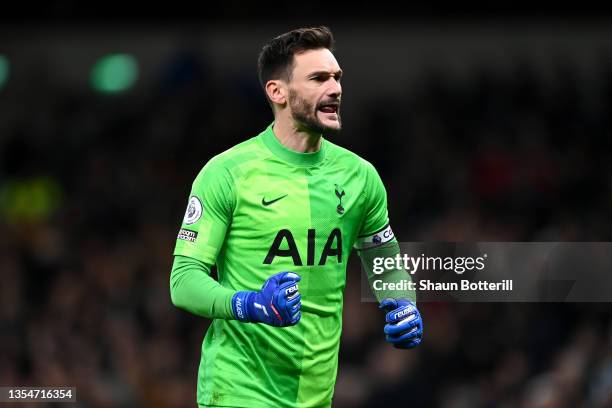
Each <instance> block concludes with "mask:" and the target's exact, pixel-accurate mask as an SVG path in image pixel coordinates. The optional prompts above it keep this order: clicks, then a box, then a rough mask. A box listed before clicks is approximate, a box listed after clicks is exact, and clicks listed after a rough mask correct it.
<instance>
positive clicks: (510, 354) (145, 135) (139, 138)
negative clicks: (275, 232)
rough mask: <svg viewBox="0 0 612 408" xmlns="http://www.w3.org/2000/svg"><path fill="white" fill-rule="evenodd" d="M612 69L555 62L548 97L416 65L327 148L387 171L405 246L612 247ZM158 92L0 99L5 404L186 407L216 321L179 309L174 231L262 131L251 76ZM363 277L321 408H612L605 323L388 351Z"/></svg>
mask: <svg viewBox="0 0 612 408" xmlns="http://www.w3.org/2000/svg"><path fill="white" fill-rule="evenodd" d="M611 61H612V60H607V59H605V58H602V61H601V66H600V67H599V68H600V69H599V70H597V71H596V72H597V73H598V74H597V75H594V76H591V77H588V78H582V77H580V76H578V75H577V74H576V72H577V71H576V70H575V69H574V67H573V65H572V63H571V61H563V60H559V62H558V64H557V66H556V69H555V71H554V72H552V73H551V75H550V76H549V78H548V81H543V80H541V78H540V77H539V74H538V72H537V70H536V69H534V67H532V66H531V65H530V63H529V61H528V60H526V61H517V62H516V63H515V65H514V66H512V67H511V69H509V70H506V71H504V72H501V71H499V70H498V69H496V68H495V67H493V66H488V65H487V64H486V62H483V63H482V64H481V65H480V66H477V67H475V69H474V70H473V73H472V75H471V78H468V79H465V78H464V79H461V80H459V79H457V78H456V77H452V76H450V75H447V73H446V72H445V71H444V69H443V68H442V67H440V68H439V69H437V70H432V69H430V68H427V69H426V70H425V69H424V71H423V75H422V78H423V80H422V81H419V82H418V84H415V85H413V86H411V87H410V88H409V89H398V92H397V94H393V95H378V96H376V97H373V98H371V99H368V100H361V101H357V102H355V103H353V106H354V107H355V108H354V110H353V111H347V112H345V114H344V117H343V119H344V122H345V128H346V131H345V134H344V135H342V136H340V137H339V138H338V140H336V142H337V143H338V144H340V145H342V146H345V147H347V148H349V149H351V150H353V151H355V152H356V153H358V154H360V155H362V156H363V157H365V158H367V159H368V160H369V161H371V162H372V163H373V164H374V165H375V166H376V168H377V169H378V170H379V172H380V174H381V177H382V179H383V180H384V182H385V185H386V187H387V192H388V196H389V212H390V218H391V222H392V225H393V229H394V231H395V233H396V235H397V236H398V237H399V239H400V240H402V241H609V240H611V237H612V211H610V209H611V208H612V149H611V144H612V141H611V137H610V136H612V62H611ZM251 74H253V75H251ZM251 78H252V80H251ZM158 85H159V86H158V87H157V88H156V89H155V90H154V91H153V90H149V91H148V92H127V93H125V94H120V95H100V94H96V93H94V92H93V91H91V90H87V89H83V90H81V91H75V90H67V89H58V88H56V87H54V86H53V85H52V84H49V83H47V81H45V80H44V78H34V79H32V81H31V83H30V84H28V85H24V86H23V88H22V89H21V91H20V92H13V93H11V94H8V93H7V94H5V95H3V94H2V92H1V91H0V108H1V113H0V271H1V276H2V284H1V285H0V385H39V386H40V385H47V386H50V385H67V386H74V387H77V399H78V401H79V404H77V405H78V406H87V407H139V406H142V407H144V406H146V407H190V406H194V402H195V385H196V377H197V366H198V363H199V357H200V344H201V341H202V338H203V336H204V333H205V330H206V328H207V326H208V324H209V322H208V321H207V320H205V319H201V318H197V317H194V316H191V315H189V314H187V313H185V312H183V311H181V310H178V309H176V308H174V307H173V306H172V305H171V302H170V296H169V273H170V267H171V262H172V251H173V247H174V242H175V237H176V233H177V231H178V228H179V225H180V222H181V219H182V216H183V213H184V210H185V206H186V203H187V197H188V194H189V189H190V185H191V182H192V181H193V178H194V177H195V175H196V174H197V172H198V171H199V169H200V168H201V167H202V166H203V165H204V163H205V162H206V161H207V160H208V159H209V158H211V157H212V156H213V155H215V154H217V153H219V152H221V151H223V150H225V149H227V148H229V147H231V146H233V145H234V144H236V143H238V142H240V141H242V140H244V139H246V138H248V137H251V136H254V135H256V134H257V133H259V132H260V131H261V130H262V129H264V128H265V126H266V125H267V124H268V123H269V122H270V121H271V120H272V116H271V112H270V111H269V107H268V105H267V103H266V102H265V100H264V97H263V94H262V92H261V91H260V90H259V88H258V85H257V83H256V80H255V76H254V73H252V72H251V71H249V73H248V74H246V73H245V74H244V76H241V77H229V76H228V77H225V78H214V77H213V76H211V75H209V73H208V72H207V65H206V61H205V60H202V59H200V58H198V56H197V55H190V54H185V55H181V56H179V57H177V59H176V60H175V62H174V64H173V65H171V66H168V67H167V69H166V70H164V71H163V72H162V74H161V76H160V78H159V81H158ZM351 85H352V86H358V84H351ZM345 86H348V85H345ZM6 95H10V98H9V97H8V96H6ZM213 95H214V96H213ZM357 116H360V117H366V118H367V119H366V122H367V123H366V126H363V127H360V128H357V127H355V126H351V118H356V117H357ZM585 267H588V265H585ZM360 273H361V272H360V269H359V265H358V261H356V260H355V259H352V260H351V263H350V267H349V270H348V271H347V274H348V277H347V282H348V283H347V289H346V297H345V309H344V327H343V335H342V343H341V350H340V356H339V361H340V365H339V374H338V381H337V385H336V393H335V398H334V406H337V407H372V406H387V405H388V406H411V407H421V406H422V407H431V406H438V407H444V408H463V407H494V406H495V407H536V408H552V407H606V406H612V343H611V342H612V337H611V336H612V319H611V317H612V313H611V312H612V310H611V308H610V305H609V304H600V303H581V304H570V303H554V304H553V303H551V304H535V303H519V304H517V303H423V304H421V309H422V313H423V317H424V324H425V340H424V343H423V345H422V346H420V348H418V349H416V350H413V351H401V350H395V349H393V348H392V347H391V346H389V345H388V344H386V343H385V342H384V337H383V332H382V328H383V314H382V312H380V311H379V310H378V309H377V307H376V305H375V304H373V303H366V302H361V299H360V287H359V285H360ZM37 406H43V405H42V404H41V405H37Z"/></svg>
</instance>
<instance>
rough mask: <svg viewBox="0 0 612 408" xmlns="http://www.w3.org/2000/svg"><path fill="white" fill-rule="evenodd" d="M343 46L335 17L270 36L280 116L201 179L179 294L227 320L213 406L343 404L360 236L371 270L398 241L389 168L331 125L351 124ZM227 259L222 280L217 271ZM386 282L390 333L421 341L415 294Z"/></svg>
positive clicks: (212, 372) (209, 344)
mask: <svg viewBox="0 0 612 408" xmlns="http://www.w3.org/2000/svg"><path fill="white" fill-rule="evenodd" d="M332 50H333V37H332V34H331V32H330V31H329V29H327V28H326V27H317V28H304V29H297V30H293V31H291V32H288V33H286V34H283V35H281V36H278V37H276V38H274V39H273V40H271V41H270V42H269V43H268V44H266V45H265V46H264V47H263V49H262V51H261V53H260V55H259V61H258V71H259V78H260V81H261V84H262V86H263V88H264V91H265V94H266V96H267V98H268V101H269V103H270V105H271V107H272V110H273V113H274V122H273V123H272V124H271V125H270V126H269V127H268V128H267V129H266V130H264V131H263V132H262V133H261V134H259V135H258V136H256V137H253V138H251V139H249V140H247V141H245V142H243V143H241V144H239V145H237V146H235V147H233V148H231V149H229V150H227V151H226V152H224V153H221V154H220V155H218V156H216V157H214V158H212V159H211V160H210V161H209V162H208V163H207V164H206V166H204V168H203V169H202V171H201V172H200V173H199V175H198V176H197V177H196V179H195V181H194V183H193V187H192V191H191V195H190V198H189V204H188V208H187V212H186V213H185V218H184V220H183V225H182V228H181V229H180V231H179V235H178V239H177V243H176V249H175V251H174V255H175V260H174V265H173V268H172V275H171V296H172V301H173V303H174V304H175V305H176V306H178V307H180V308H183V309H185V310H187V311H189V312H191V313H194V314H197V315H200V316H204V317H207V318H212V319H214V320H213V322H212V324H211V326H210V328H209V329H208V332H207V334H206V337H205V339H204V343H203V346H202V357H201V362H200V368H199V374H198V390H197V391H198V392H197V398H198V403H199V404H200V406H233V407H328V406H330V405H331V399H332V396H333V390H334V383H335V379H336V371H337V366H338V347H339V340H340V332H341V326H342V321H341V319H342V300H343V289H344V286H345V278H346V265H347V260H348V256H349V253H350V251H351V248H353V247H355V248H356V249H357V250H358V251H359V254H360V256H361V259H362V261H363V264H364V266H365V267H366V269H367V270H368V271H371V269H372V259H373V258H374V257H378V256H394V255H395V254H397V253H399V246H398V244H397V241H396V240H395V239H394V237H393V233H392V232H391V228H390V227H389V222H388V218H387V202H386V193H385V189H384V186H383V184H382V182H381V180H380V178H379V176H378V174H377V172H376V170H375V169H374V167H373V166H372V165H371V164H369V163H368V162H366V161H365V160H363V159H361V158H359V157H358V156H357V155H355V154H353V153H351V152H349V151H348V150H346V149H343V148H341V147H338V146H336V145H335V144H333V143H331V142H329V141H328V140H326V139H324V138H323V135H333V134H335V133H337V132H339V131H340V129H341V127H342V125H341V119H340V103H341V95H342V87H341V85H340V80H341V77H342V70H341V69H340V67H339V65H338V62H337V61H336V59H335V57H334V55H333V54H332ZM215 263H216V264H217V271H218V282H217V281H215V280H214V279H212V278H211V277H210V276H209V275H210V269H211V266H212V265H213V264H215ZM369 277H370V278H372V277H373V275H372V273H371V272H369ZM381 278H382V279H383V281H396V280H399V279H405V278H408V275H407V274H406V272H405V271H403V270H392V271H389V272H388V273H385V274H383V275H381V276H377V279H381ZM298 282H299V290H298ZM376 294H377V297H378V298H379V300H381V299H383V298H384V300H383V301H382V303H381V308H383V309H386V310H387V311H388V313H387V316H386V321H387V325H386V326H385V334H386V338H387V341H389V342H391V343H393V344H394V345H395V346H396V347H398V348H412V347H415V346H416V345H418V344H419V343H420V342H421V336H422V323H421V318H420V315H419V312H418V310H417V309H416V306H415V304H414V303H413V302H411V301H410V300H409V298H410V297H411V296H412V294H409V293H404V292H390V291H384V292H383V291H379V292H377V293H376ZM249 323H255V324H249Z"/></svg>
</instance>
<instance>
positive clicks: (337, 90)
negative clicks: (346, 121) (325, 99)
mask: <svg viewBox="0 0 612 408" xmlns="http://www.w3.org/2000/svg"><path fill="white" fill-rule="evenodd" d="M330 82H331V84H330V86H329V88H328V90H327V95H328V96H330V97H331V98H334V99H340V96H341V95H342V85H340V82H339V81H338V80H337V79H336V78H333V77H332V78H330Z"/></svg>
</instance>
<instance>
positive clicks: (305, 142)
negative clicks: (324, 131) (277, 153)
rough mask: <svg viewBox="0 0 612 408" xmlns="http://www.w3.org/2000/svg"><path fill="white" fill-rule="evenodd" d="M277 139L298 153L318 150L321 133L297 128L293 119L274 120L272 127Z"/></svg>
mask: <svg viewBox="0 0 612 408" xmlns="http://www.w3.org/2000/svg"><path fill="white" fill-rule="evenodd" d="M272 130H273V131H274V135H275V136H276V138H277V139H278V141H279V142H280V143H281V144H282V145H283V146H285V147H286V148H288V149H291V150H293V151H296V152H298V153H313V152H318V151H319V149H320V148H321V134H320V133H313V132H307V131H306V130H303V129H298V128H297V126H295V124H294V123H293V121H275V122H274V126H273V127H272Z"/></svg>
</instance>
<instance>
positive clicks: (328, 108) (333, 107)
mask: <svg viewBox="0 0 612 408" xmlns="http://www.w3.org/2000/svg"><path fill="white" fill-rule="evenodd" d="M338 108H339V105H338V104H337V103H330V104H327V105H321V106H319V110H320V111H321V112H323V113H338Z"/></svg>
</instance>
